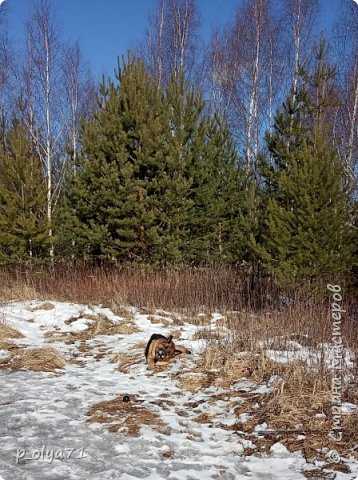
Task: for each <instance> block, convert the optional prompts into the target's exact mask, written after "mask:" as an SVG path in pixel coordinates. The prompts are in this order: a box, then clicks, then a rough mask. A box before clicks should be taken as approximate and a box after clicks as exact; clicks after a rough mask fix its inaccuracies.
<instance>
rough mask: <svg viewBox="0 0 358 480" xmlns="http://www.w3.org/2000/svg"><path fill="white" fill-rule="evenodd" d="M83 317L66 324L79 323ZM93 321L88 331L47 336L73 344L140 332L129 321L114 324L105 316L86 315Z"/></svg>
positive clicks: (75, 318) (72, 319) (48, 333)
mask: <svg viewBox="0 0 358 480" xmlns="http://www.w3.org/2000/svg"><path fill="white" fill-rule="evenodd" d="M79 318H81V317H73V318H70V319H68V320H66V322H65V323H67V324H70V323H73V322H75V321H77V320H78V319H79ZM83 318H86V319H88V320H90V321H91V323H90V324H89V326H88V328H86V330H81V331H78V332H77V331H76V332H47V334H46V336H47V337H48V338H49V341H59V340H61V341H63V342H65V343H66V344H71V343H74V342H76V341H86V340H90V339H91V338H94V337H97V336H98V335H130V334H132V333H136V332H139V331H140V329H139V328H138V327H137V325H136V324H135V323H133V322H132V323H131V322H129V321H124V322H118V323H113V322H112V321H111V320H109V319H108V318H107V317H106V316H105V315H103V314H98V315H84V316H83Z"/></svg>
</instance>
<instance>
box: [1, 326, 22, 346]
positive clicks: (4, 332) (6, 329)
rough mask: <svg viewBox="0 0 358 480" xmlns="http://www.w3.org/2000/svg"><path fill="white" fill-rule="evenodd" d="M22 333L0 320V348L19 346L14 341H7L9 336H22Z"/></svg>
mask: <svg viewBox="0 0 358 480" xmlns="http://www.w3.org/2000/svg"><path fill="white" fill-rule="evenodd" d="M23 337H24V336H23V334H22V333H21V332H19V331H18V330H16V329H15V328H13V327H10V325H8V324H7V323H5V322H1V321H0V350H1V349H2V350H15V349H17V348H20V347H19V346H18V345H17V344H16V343H14V342H9V341H8V339H9V338H23Z"/></svg>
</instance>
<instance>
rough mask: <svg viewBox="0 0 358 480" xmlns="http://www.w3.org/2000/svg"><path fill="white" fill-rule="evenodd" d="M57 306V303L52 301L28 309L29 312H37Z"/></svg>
mask: <svg viewBox="0 0 358 480" xmlns="http://www.w3.org/2000/svg"><path fill="white" fill-rule="evenodd" d="M54 308H55V305H54V304H53V303H50V302H45V303H42V304H41V305H38V306H37V307H28V308H27V310H28V311H29V312H37V311H38V310H47V311H48V310H53V309H54Z"/></svg>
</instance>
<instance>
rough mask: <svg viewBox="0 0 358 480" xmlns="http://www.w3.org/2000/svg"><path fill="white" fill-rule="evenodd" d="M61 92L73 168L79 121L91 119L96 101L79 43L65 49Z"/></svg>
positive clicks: (77, 144) (76, 149)
mask: <svg viewBox="0 0 358 480" xmlns="http://www.w3.org/2000/svg"><path fill="white" fill-rule="evenodd" d="M61 93H62V98H63V100H64V102H63V109H64V111H63V118H64V125H65V142H66V144H67V145H68V149H69V152H70V158H71V161H72V166H73V167H75V166H76V161H77V155H78V148H79V129H80V122H81V120H82V119H84V120H88V119H89V118H91V117H92V115H93V113H94V110H95V102H96V92H95V86H94V81H93V79H92V77H91V73H90V69H89V67H88V65H87V64H86V62H85V61H84V58H83V54H82V52H81V47H80V45H79V44H78V42H76V43H74V44H69V45H66V46H65V47H64V52H63V57H62V77H61Z"/></svg>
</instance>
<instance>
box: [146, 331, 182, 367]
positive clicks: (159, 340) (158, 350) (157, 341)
mask: <svg viewBox="0 0 358 480" xmlns="http://www.w3.org/2000/svg"><path fill="white" fill-rule="evenodd" d="M181 353H186V354H188V355H190V354H191V351H190V350H188V349H187V348H185V347H183V346H181V345H176V344H175V343H174V342H173V335H170V336H169V337H165V336H164V335H160V334H159V333H153V335H152V336H151V337H150V339H149V341H148V343H147V346H146V349H145V358H146V360H147V364H148V366H149V368H154V367H155V366H159V365H167V364H168V363H169V362H170V360H171V359H172V358H174V357H176V356H177V355H180V354H181Z"/></svg>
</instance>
